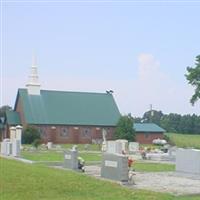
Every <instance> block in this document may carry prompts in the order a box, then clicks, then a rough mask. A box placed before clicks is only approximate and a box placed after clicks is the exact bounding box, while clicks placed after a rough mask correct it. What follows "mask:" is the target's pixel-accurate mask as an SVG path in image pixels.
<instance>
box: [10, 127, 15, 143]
mask: <svg viewBox="0 0 200 200" xmlns="http://www.w3.org/2000/svg"><path fill="white" fill-rule="evenodd" d="M15 138H16V127H13V126H12V127H10V141H11V142H12V141H13V140H14V139H15Z"/></svg>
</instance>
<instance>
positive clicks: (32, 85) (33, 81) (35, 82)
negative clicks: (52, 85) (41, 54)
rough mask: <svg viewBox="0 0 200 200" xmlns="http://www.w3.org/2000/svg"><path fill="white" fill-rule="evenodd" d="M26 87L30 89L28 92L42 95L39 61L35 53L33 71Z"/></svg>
mask: <svg viewBox="0 0 200 200" xmlns="http://www.w3.org/2000/svg"><path fill="white" fill-rule="evenodd" d="M26 87H27V89H28V94H31V95H40V83H39V79H38V73H37V62H36V56H35V55H33V60H32V67H31V73H30V75H29V80H28V83H27V84H26Z"/></svg>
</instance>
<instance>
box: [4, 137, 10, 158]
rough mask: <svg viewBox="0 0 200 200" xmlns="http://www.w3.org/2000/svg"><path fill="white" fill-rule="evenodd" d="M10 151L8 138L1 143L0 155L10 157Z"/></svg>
mask: <svg viewBox="0 0 200 200" xmlns="http://www.w3.org/2000/svg"><path fill="white" fill-rule="evenodd" d="M11 150H12V146H11V142H10V139H9V138H5V139H4V140H3V142H2V143H1V154H3V155H7V156H8V155H10V153H11Z"/></svg>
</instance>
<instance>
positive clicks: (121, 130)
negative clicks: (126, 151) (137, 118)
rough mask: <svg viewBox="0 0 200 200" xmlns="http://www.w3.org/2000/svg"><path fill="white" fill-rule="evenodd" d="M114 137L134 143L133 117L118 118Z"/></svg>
mask: <svg viewBox="0 0 200 200" xmlns="http://www.w3.org/2000/svg"><path fill="white" fill-rule="evenodd" d="M114 135H115V138H116V139H126V140H128V141H135V130H134V128H133V117H132V116H131V115H130V114H128V115H124V116H121V117H120V119H119V121H118V123H117V127H116V130H115V133H114Z"/></svg>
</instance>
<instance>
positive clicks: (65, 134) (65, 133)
mask: <svg viewBox="0 0 200 200" xmlns="http://www.w3.org/2000/svg"><path fill="white" fill-rule="evenodd" d="M60 136H61V137H68V136H69V130H68V128H62V129H61V132H60Z"/></svg>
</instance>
